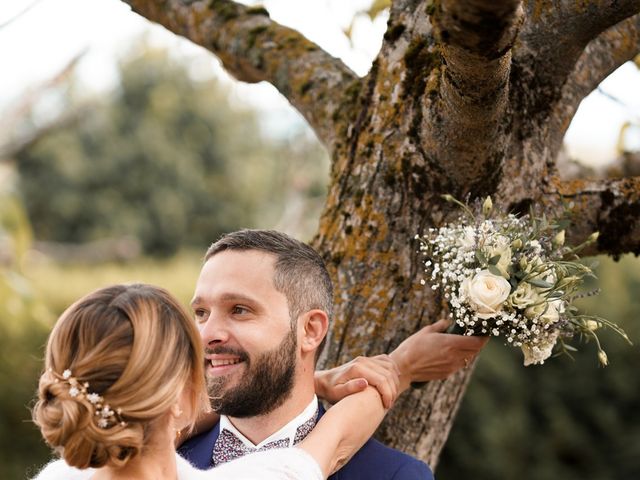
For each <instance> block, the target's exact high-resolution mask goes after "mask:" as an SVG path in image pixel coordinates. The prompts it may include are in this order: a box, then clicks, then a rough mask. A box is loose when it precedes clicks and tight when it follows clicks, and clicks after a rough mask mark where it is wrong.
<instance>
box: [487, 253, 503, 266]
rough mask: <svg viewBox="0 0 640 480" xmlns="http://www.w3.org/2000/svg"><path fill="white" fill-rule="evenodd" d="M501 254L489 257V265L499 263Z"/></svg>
mask: <svg viewBox="0 0 640 480" xmlns="http://www.w3.org/2000/svg"><path fill="white" fill-rule="evenodd" d="M500 258H501V255H500V254H498V255H494V256H493V257H491V258H490V259H489V261H488V262H487V263H488V264H489V265H497V264H498V262H499V261H500Z"/></svg>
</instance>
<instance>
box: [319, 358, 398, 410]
mask: <svg viewBox="0 0 640 480" xmlns="http://www.w3.org/2000/svg"><path fill="white" fill-rule="evenodd" d="M399 374H400V371H399V370H398V366H397V365H396V364H395V362H394V361H393V360H392V359H391V357H390V356H389V355H378V356H375V357H356V358H354V359H353V360H351V361H350V362H348V363H345V364H344V365H340V366H339V367H336V368H332V369H330V370H319V371H317V372H316V373H315V386H316V394H317V395H318V396H319V397H320V398H323V399H325V400H327V401H328V402H330V403H336V402H338V401H339V400H341V399H343V398H344V397H346V396H347V395H351V394H353V393H357V392H362V391H363V390H365V389H366V388H367V386H369V385H370V386H372V387H375V388H376V389H377V390H378V393H379V394H380V396H381V397H382V403H383V405H384V407H385V408H391V406H392V405H393V403H394V402H395V401H396V398H398V395H399V394H400V391H399V386H400V379H399Z"/></svg>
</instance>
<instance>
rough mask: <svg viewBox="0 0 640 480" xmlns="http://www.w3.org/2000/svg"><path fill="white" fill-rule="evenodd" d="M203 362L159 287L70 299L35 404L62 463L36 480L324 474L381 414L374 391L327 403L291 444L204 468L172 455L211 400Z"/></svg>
mask: <svg viewBox="0 0 640 480" xmlns="http://www.w3.org/2000/svg"><path fill="white" fill-rule="evenodd" d="M203 364H204V360H203V352H202V347H201V344H200V338H199V334H198V331H197V329H196V327H195V325H194V322H193V321H192V320H191V319H190V318H189V315H188V314H187V313H186V312H185V311H184V310H183V309H182V307H181V306H180V305H179V304H178V302H177V301H176V300H175V299H174V298H173V297H172V296H171V295H170V294H169V293H168V292H166V291H164V290H162V289H160V288H157V287H153V286H150V285H141V284H136V285H119V286H113V287H108V288H104V289H101V290H98V291H96V292H94V293H92V294H90V295H88V296H86V297H84V298H83V299H81V300H79V301H78V302H76V303H75V304H73V305H72V306H71V307H69V309H67V311H66V312H65V313H63V315H62V316H61V317H60V319H59V320H58V322H57V323H56V325H55V327H54V329H53V331H52V332H51V335H50V337H49V341H48V344H47V351H46V359H45V371H44V373H43V374H42V376H41V378H40V382H39V391H38V402H37V403H36V405H35V407H34V410H33V418H34V421H35V423H36V424H37V425H38V426H39V427H40V429H41V431H42V434H43V436H44V438H45V440H46V441H47V443H48V444H49V445H51V446H52V447H53V448H54V449H55V450H56V451H57V452H58V453H59V454H60V456H61V457H62V459H61V460H58V461H56V462H53V463H51V464H49V465H48V466H47V467H46V468H45V469H44V470H43V471H42V472H41V473H40V474H39V475H38V477H37V478H38V479H39V480H45V479H58V478H60V479H62V478H64V479H75V478H77V479H89V478H90V479H92V480H107V479H111V480H114V479H119V478H127V479H132V478H135V479H147V478H166V479H180V480H185V479H188V480H191V479H199V478H207V479H213V480H215V479H227V478H234V479H242V478H247V479H248V478H260V479H267V480H269V479H271V480H279V479H314V478H317V479H320V478H326V477H327V476H328V475H329V474H330V473H331V472H332V471H334V470H336V469H337V468H339V467H340V466H341V465H343V464H344V463H345V462H346V461H347V459H348V458H349V457H350V456H351V455H353V454H354V453H355V452H356V451H357V450H358V449H359V448H360V446H362V444H364V443H365V441H366V440H367V439H368V438H369V436H370V435H371V434H372V433H373V432H374V430H375V428H376V427H377V426H378V424H379V422H380V421H381V420H382V418H383V416H384V407H383V405H382V402H381V399H380V396H379V394H378V393H377V391H375V390H373V389H372V388H368V389H366V390H365V391H363V392H361V393H358V394H355V395H351V396H349V397H347V398H345V399H344V400H342V401H340V402H339V403H338V404H337V405H336V406H334V407H333V408H331V409H330V410H329V411H328V412H327V414H325V415H324V416H323V417H322V419H321V420H320V421H319V423H318V425H317V426H316V428H315V429H314V430H313V431H312V433H311V434H309V436H308V437H307V438H306V439H305V440H304V441H303V442H301V443H300V444H299V445H298V447H296V448H289V449H282V450H272V451H269V452H265V453H263V454H260V453H258V454H253V455H249V456H247V457H244V458H242V459H239V460H237V461H233V462H229V463H228V464H225V465H222V466H220V467H218V468H216V469H214V470H211V471H208V472H202V471H198V470H196V469H194V468H193V467H191V466H190V465H189V464H188V463H187V462H186V461H185V460H183V459H181V458H180V457H178V456H177V455H176V454H175V450H174V441H175V435H176V432H178V431H180V430H182V429H184V428H185V427H188V426H191V425H193V423H194V421H195V418H196V416H197V414H198V412H201V411H202V410H203V409H206V408H207V407H208V403H209V402H208V399H207V397H206V393H205V386H204V373H203ZM346 419H349V421H348V422H347V421H345V420H346ZM354 423H355V424H357V425H359V428H357V429H353V428H352V429H347V426H348V425H353V424H354Z"/></svg>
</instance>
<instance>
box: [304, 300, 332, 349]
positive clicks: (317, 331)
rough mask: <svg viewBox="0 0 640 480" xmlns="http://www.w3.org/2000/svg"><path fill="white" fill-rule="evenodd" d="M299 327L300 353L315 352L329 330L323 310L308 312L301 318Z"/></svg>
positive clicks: (327, 320) (327, 319)
mask: <svg viewBox="0 0 640 480" xmlns="http://www.w3.org/2000/svg"><path fill="white" fill-rule="evenodd" d="M301 320H302V322H301V325H299V332H300V335H301V338H300V349H301V350H302V353H308V352H315V351H316V350H317V349H318V347H319V346H320V343H322V340H323V339H324V337H325V336H326V335H327V330H328V329H329V317H327V314H326V312H324V311H323V310H317V309H316V310H309V311H308V312H307V313H305V314H304V315H303V316H302V317H301Z"/></svg>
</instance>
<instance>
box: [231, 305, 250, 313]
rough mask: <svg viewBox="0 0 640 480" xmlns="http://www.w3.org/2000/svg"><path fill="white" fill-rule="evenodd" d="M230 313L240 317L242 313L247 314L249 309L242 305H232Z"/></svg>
mask: <svg viewBox="0 0 640 480" xmlns="http://www.w3.org/2000/svg"><path fill="white" fill-rule="evenodd" d="M231 313H233V314H234V315H242V314H244V313H249V309H248V308H246V307H243V306H242V305H234V307H233V308H232V309H231Z"/></svg>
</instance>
